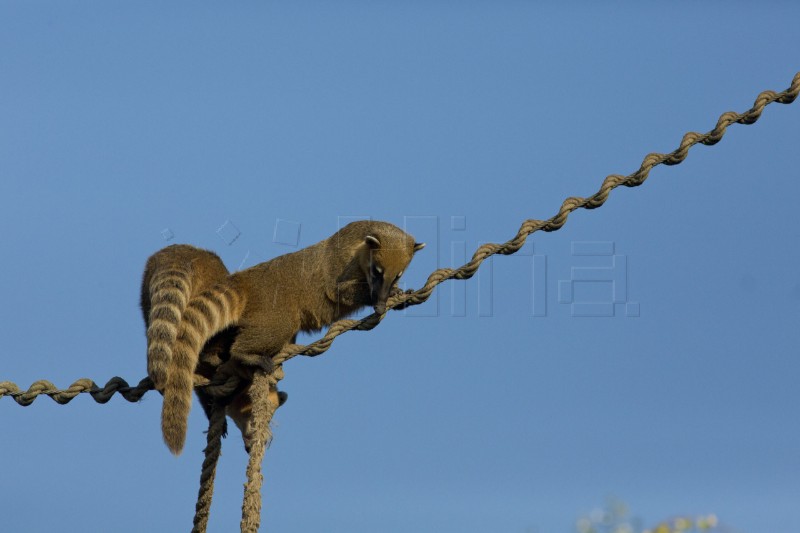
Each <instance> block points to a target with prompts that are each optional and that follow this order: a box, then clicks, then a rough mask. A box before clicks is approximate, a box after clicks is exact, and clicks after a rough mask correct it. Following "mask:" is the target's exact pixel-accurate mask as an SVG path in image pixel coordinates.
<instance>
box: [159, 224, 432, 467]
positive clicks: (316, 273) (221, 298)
mask: <svg viewBox="0 0 800 533" xmlns="http://www.w3.org/2000/svg"><path fill="white" fill-rule="evenodd" d="M424 246H425V244H424V243H417V242H415V241H414V238H413V237H412V236H411V235H409V234H407V233H406V232H404V231H403V230H401V229H400V228H398V227H397V226H394V225H392V224H389V223H388V222H377V221H368V220H362V221H357V222H352V223H350V224H348V225H347V226H345V227H343V228H342V229H340V230H339V231H338V232H337V233H335V234H334V235H332V236H331V237H329V238H327V239H325V240H323V241H321V242H318V243H317V244H314V245H312V246H309V247H308V248H304V249H302V250H299V251H297V252H293V253H290V254H286V255H282V256H279V257H276V258H275V259H272V260H270V261H267V262H264V263H260V264H258V265H255V266H253V267H251V268H248V269H246V270H242V271H240V272H236V273H234V274H232V275H230V276H229V277H228V278H227V279H226V280H225V281H224V282H220V283H217V284H216V285H215V286H214V287H212V288H210V289H208V290H205V291H203V292H202V293H200V294H196V293H193V294H196V295H195V296H193V297H192V299H191V301H190V302H189V304H188V305H187V306H186V309H185V310H184V312H183V314H182V318H181V321H180V325H179V326H178V329H177V333H176V339H175V343H174V344H173V347H172V359H171V362H170V366H169V369H168V371H167V372H166V382H165V383H164V389H163V392H164V408H163V411H162V414H161V429H162V431H163V435H164V441H165V442H166V444H167V446H168V447H169V449H170V450H171V451H172V452H173V453H174V454H176V455H178V454H179V453H180V452H181V450H182V449H183V445H184V441H185V439H186V426H187V420H188V416H189V410H190V409H191V402H192V398H191V392H192V376H193V374H194V371H195V367H196V366H197V364H198V361H199V358H200V352H201V349H202V348H203V346H204V345H205V344H206V342H207V341H208V340H209V339H210V338H211V337H212V336H214V335H215V334H217V333H218V332H220V331H224V330H226V329H228V328H231V327H235V340H234V341H233V343H232V345H231V346H230V357H231V360H232V361H235V362H237V363H239V364H241V365H243V366H246V367H261V368H269V367H270V364H271V361H270V357H271V356H272V355H275V354H276V353H278V352H279V351H280V350H281V348H283V346H284V345H285V344H287V343H290V342H294V341H295V339H296V336H297V333H298V332H300V331H304V332H310V331H315V330H319V329H322V328H323V327H324V326H327V325H329V324H331V323H332V322H334V321H336V320H338V319H340V318H343V317H345V316H347V315H350V314H352V313H354V312H356V311H358V310H359V309H361V308H363V307H365V306H368V305H371V306H373V308H374V309H375V312H377V313H380V314H383V313H384V312H385V311H386V300H387V299H388V298H389V296H390V295H391V294H392V293H393V291H396V290H399V289H397V281H398V279H399V278H400V276H401V275H402V274H403V271H404V270H405V269H406V267H407V266H408V264H409V263H410V262H411V259H412V258H413V256H414V253H416V252H417V251H419V250H421V249H422V248H423V247H424ZM234 403H235V404H237V405H239V404H240V405H239V411H238V412H234V411H229V414H230V415H231V418H232V419H233V420H234V422H236V424H237V426H239V428H240V429H241V430H242V433H243V435H245V437H244V438H245V442H247V439H248V436H247V435H248V431H249V417H248V414H247V412H246V410H247V409H249V405H248V403H247V398H246V397H244V396H241V397H240V398H238V399H237V402H234Z"/></svg>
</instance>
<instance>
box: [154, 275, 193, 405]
mask: <svg viewBox="0 0 800 533" xmlns="http://www.w3.org/2000/svg"><path fill="white" fill-rule="evenodd" d="M149 289H150V314H149V319H148V323H149V325H148V326H147V374H148V375H149V376H150V378H151V379H152V380H153V383H155V386H156V389H158V390H164V386H165V385H166V383H167V372H168V369H169V367H170V364H171V362H172V346H173V345H174V344H175V339H176V338H177V336H178V325H179V324H180V322H181V317H182V316H183V312H184V310H185V309H186V306H187V305H188V304H189V298H190V297H191V294H192V273H191V271H190V269H189V268H185V269H179V268H171V269H167V270H164V271H163V272H157V273H156V274H155V275H154V276H153V279H152V280H151V281H150V286H149Z"/></svg>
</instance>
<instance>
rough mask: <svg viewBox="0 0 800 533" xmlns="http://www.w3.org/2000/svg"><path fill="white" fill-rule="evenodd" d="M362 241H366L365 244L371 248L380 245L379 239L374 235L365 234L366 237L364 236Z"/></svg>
mask: <svg viewBox="0 0 800 533" xmlns="http://www.w3.org/2000/svg"><path fill="white" fill-rule="evenodd" d="M364 242H365V243H367V246H369V247H370V248H371V249H373V250H374V249H375V248H380V247H381V241H379V240H378V238H377V237H376V236H374V235H367V236H366V237H364Z"/></svg>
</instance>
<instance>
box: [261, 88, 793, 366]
mask: <svg viewBox="0 0 800 533" xmlns="http://www.w3.org/2000/svg"><path fill="white" fill-rule="evenodd" d="M798 94H800V72H798V73H797V74H795V75H794V78H793V79H792V83H791V85H790V87H789V88H788V89H786V90H785V91H783V92H780V93H776V92H775V91H764V92H762V93H761V94H759V95H758V97H756V101H755V103H754V104H753V107H751V108H750V109H748V110H747V111H745V112H744V113H736V112H733V111H729V112H727V113H723V114H722V115H721V116H720V117H719V120H718V121H717V125H716V126H714V129H712V130H711V131H709V132H708V133H703V134H701V133H696V132H689V133H687V134H685V135H684V136H683V138H682V139H681V142H680V145H679V146H678V147H677V148H676V149H675V150H673V151H672V152H670V153H668V154H659V153H652V154H648V155H647V156H646V157H645V158H644V160H643V161H642V164H641V166H640V167H639V169H638V170H637V171H635V172H633V173H632V174H629V175H627V176H621V175H619V174H612V175H610V176H607V177H606V178H605V179H604V180H603V184H602V185H601V186H600V189H599V190H598V191H597V192H596V193H594V194H593V195H592V196H589V197H588V198H581V197H577V196H573V197H570V198H567V199H566V200H564V202H563V203H562V204H561V209H559V211H558V213H556V214H555V215H553V216H552V217H550V218H548V219H547V220H533V219H530V220H526V221H525V222H523V223H522V226H521V227H520V229H519V231H518V232H517V234H516V236H514V237H513V238H512V239H511V240H509V241H507V242H505V243H503V244H484V245H482V246H481V247H479V248H478V249H477V250H476V251H475V254H474V255H473V256H472V260H471V261H469V262H468V263H466V264H465V265H463V266H461V267H459V268H457V269H452V268H440V269H438V270H436V271H435V272H433V273H432V274H431V275H430V276H428V280H427V281H426V282H425V285H423V286H422V287H421V288H420V289H417V290H416V291H407V292H405V293H403V294H401V295H399V296H396V297H393V298H391V299H390V300H389V302H387V305H386V308H387V310H389V309H401V308H405V307H408V306H411V305H418V304H421V303H422V302H424V301H426V300H427V299H428V298H430V296H431V294H432V293H433V289H434V288H435V287H436V286H437V285H439V284H440V283H442V282H443V281H445V280H448V279H469V278H471V277H472V276H474V275H475V272H477V271H478V268H479V267H480V266H481V263H483V261H485V260H486V258H488V257H491V256H493V255H496V254H501V255H511V254H513V253H515V252H517V251H518V250H519V249H520V248H521V247H522V245H523V244H525V241H526V239H527V237H528V235H530V234H531V233H533V232H535V231H539V230H541V231H556V230H558V229H560V228H561V227H562V226H563V225H564V224H565V223H566V222H567V217H568V216H569V214H570V213H572V212H573V211H576V210H577V209H596V208H598V207H600V206H601V205H603V204H604V203H605V202H606V200H607V199H608V196H609V194H610V193H611V191H613V190H614V189H616V188H617V187H619V186H620V185H624V186H625V187H638V186H639V185H641V184H642V183H644V181H645V180H646V179H647V176H648V175H649V174H650V170H652V169H653V167H655V166H658V165H662V164H663V165H670V166H671V165H677V164H679V163H681V162H682V161H683V160H684V159H686V156H687V155H688V154H689V149H690V148H691V147H693V146H694V145H696V144H705V145H707V146H711V145H714V144H717V143H718V142H719V141H720V140H721V139H722V136H723V135H725V131H726V130H727V128H728V126H730V125H731V124H734V123H736V124H753V123H755V122H756V121H757V120H758V119H759V118H760V117H761V113H762V112H763V111H764V108H765V107H766V106H768V105H769V104H771V103H773V102H777V103H779V104H790V103H792V102H794V100H795V99H796V98H797V96H798ZM383 316H385V315H380V316H379V315H377V314H376V313H373V314H371V315H369V316H367V317H365V318H363V319H361V320H353V319H345V320H339V321H338V322H334V323H333V324H331V326H330V327H329V328H328V330H327V331H326V332H325V335H323V336H322V337H321V338H320V339H318V340H316V341H314V342H312V343H310V344H306V345H302V344H287V345H286V346H284V348H283V350H281V351H280V353H278V354H276V355H275V356H274V357H273V358H272V360H273V362H274V363H275V364H281V363H283V362H284V361H288V360H289V359H291V358H292V357H295V356H297V355H306V356H309V357H314V356H317V355H319V354H321V353H323V352H325V351H327V350H328V348H330V346H331V344H332V343H333V340H334V339H335V338H336V337H338V336H339V335H341V334H342V333H344V332H346V331H350V330H359V331H366V330H370V329H372V328H374V327H375V326H377V325H378V324H379V323H380V321H381V320H383Z"/></svg>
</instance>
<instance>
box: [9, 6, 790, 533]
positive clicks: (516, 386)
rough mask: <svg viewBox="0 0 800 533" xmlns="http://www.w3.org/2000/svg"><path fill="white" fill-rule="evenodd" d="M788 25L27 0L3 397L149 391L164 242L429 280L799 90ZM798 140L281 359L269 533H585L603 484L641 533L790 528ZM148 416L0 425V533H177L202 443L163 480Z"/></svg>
mask: <svg viewBox="0 0 800 533" xmlns="http://www.w3.org/2000/svg"><path fill="white" fill-rule="evenodd" d="M798 20H800V4H797V3H792V2H788V1H785V2H761V3H759V4H758V7H756V4H755V3H752V7H750V6H747V5H745V3H744V2H706V3H703V5H698V4H696V3H689V2H682V3H673V4H670V5H669V7H666V4H664V5H663V6H662V7H657V6H656V4H655V3H648V5H646V6H645V5H640V4H639V3H634V2H628V3H625V2H615V3H607V4H604V5H602V6H600V5H596V4H591V5H590V4H589V3H585V4H581V3H560V4H558V5H556V4H555V3H553V4H549V5H542V4H539V3H534V2H519V1H518V2H488V1H484V2H474V1H472V2H443V1H439V2H437V1H431V2H402V3H398V2H385V1H384V2H355V1H352V2H351V1H341V2H252V1H246V2H238V3H236V5H223V4H220V3H212V2H205V1H200V2H172V3H169V4H168V5H167V3H164V2H135V3H131V2H68V3H64V2H38V1H29V0H28V1H5V2H3V3H2V4H0V202H1V207H0V227H2V233H1V235H2V237H0V239H2V240H0V245H1V248H0V249H2V258H3V260H2V270H0V293H1V294H2V295H3V305H2V306H0V324H1V325H0V332H2V338H3V348H2V352H3V353H2V356H0V361H2V366H0V380H4V379H8V380H12V381H15V382H17V383H18V384H20V385H21V386H23V387H27V386H28V385H29V384H30V383H31V382H33V381H34V380H37V379H42V378H45V379H49V380H51V381H53V382H54V383H56V384H57V385H59V386H62V387H66V386H67V385H69V384H70V383H71V382H72V381H73V380H75V379H77V378H80V377H90V378H92V379H94V380H95V381H97V382H98V383H104V382H105V381H106V380H107V379H108V378H110V377H112V376H116V375H119V376H123V377H125V378H126V379H128V380H129V381H131V382H137V381H138V380H139V379H141V378H143V377H144V375H145V338H144V328H143V324H142V319H141V316H140V312H139V310H138V307H137V304H138V290H139V280H140V276H141V271H142V268H143V265H144V262H145V260H146V259H147V257H148V256H149V255H150V254H151V253H153V252H154V251H156V250H157V249H159V248H161V247H163V246H165V245H167V244H169V243H174V242H187V243H192V244H195V245H198V246H202V247H206V248H210V249H213V250H215V251H217V252H218V253H219V254H220V255H221V256H222V257H223V259H224V260H225V262H226V264H227V265H228V267H229V268H230V269H232V270H235V269H238V268H240V267H246V266H250V265H252V264H256V263H258V262H260V261H264V260H266V259H269V258H271V257H274V256H276V255H279V254H282V253H287V252H290V251H293V250H295V249H297V247H298V246H306V245H309V244H312V243H314V242H316V241H318V240H320V239H322V238H324V237H327V236H328V235H330V234H331V233H333V232H334V231H335V230H336V228H337V220H339V217H367V216H368V217H372V218H374V219H379V220H388V221H391V222H394V223H396V224H398V225H401V226H402V225H404V224H405V225H406V226H407V227H408V228H409V231H411V232H412V233H414V234H415V236H416V237H417V238H418V239H419V240H424V241H427V242H428V247H427V248H426V249H425V250H424V251H423V252H421V253H420V255H419V256H418V257H417V258H416V259H415V261H414V263H413V265H412V268H411V269H410V270H409V272H408V274H407V278H406V282H407V284H408V286H410V287H416V286H419V285H421V283H422V282H423V280H424V279H425V277H426V276H427V274H428V273H429V272H430V271H432V270H433V269H434V268H436V267H437V266H452V265H453V263H454V261H455V262H460V261H462V260H463V257H462V256H463V254H464V252H465V251H466V253H468V254H469V253H471V252H472V251H473V250H474V249H475V248H476V247H477V246H478V245H479V244H480V243H482V242H500V241H504V240H506V239H508V238H510V237H511V236H512V235H513V234H514V233H515V232H516V230H517V228H518V227H519V224H520V223H521V221H522V220H524V219H526V218H547V217H549V216H551V215H552V214H554V213H555V212H556V210H557V209H558V206H559V205H560V204H561V201H562V200H563V199H564V198H565V197H567V196H573V195H579V196H585V195H588V194H591V193H593V192H594V191H595V190H596V189H597V187H598V186H599V184H600V182H601V181H602V178H603V177H604V176H605V175H607V174H611V173H622V174H627V173H629V172H632V171H633V170H635V169H636V168H638V166H639V164H640V162H641V160H642V158H643V157H644V156H645V155H646V154H647V153H649V152H656V151H661V152H664V151H669V150H671V149H673V148H674V147H676V146H677V144H678V143H679V141H680V138H681V136H682V135H683V134H684V133H685V132H687V131H690V130H694V131H707V130H709V129H711V128H712V127H713V125H714V124H715V123H716V120H717V118H718V116H719V115H720V114H721V113H722V112H725V111H729V110H736V111H741V110H745V109H747V108H749V107H750V106H751V105H752V103H753V100H754V98H755V97H756V95H757V94H758V93H759V92H760V91H761V90H764V89H774V90H783V89H784V88H786V87H787V86H788V85H789V83H790V80H791V78H792V76H793V75H794V74H795V72H796V71H797V70H798V69H800V62H798V47H797V21H798ZM799 132H800V103H795V104H793V105H792V106H780V105H777V104H776V105H772V106H770V107H768V108H767V110H766V111H765V113H764V116H763V117H762V119H761V120H760V121H759V122H758V123H757V124H755V125H753V126H733V127H731V128H730V129H729V131H728V134H727V135H726V137H725V138H724V139H723V141H722V142H721V143H720V144H718V145H717V146H714V147H704V146H699V147H697V148H695V149H694V150H693V151H692V152H691V154H690V156H689V159H688V160H687V161H686V162H685V163H684V164H682V165H679V166H677V167H671V168H667V167H659V168H657V169H656V170H655V171H653V173H652V174H651V177H650V179H649V180H648V181H647V182H646V183H645V184H644V185H643V186H642V187H639V188H637V189H621V190H617V191H615V193H614V194H613V196H612V198H611V199H610V200H609V202H608V203H607V204H606V205H605V206H604V207H603V208H601V209H599V210H595V211H591V212H587V211H582V212H579V213H576V214H574V215H572V216H571V218H570V220H569V222H568V223H567V225H566V226H565V227H564V229H563V230H561V231H558V232H556V233H549V234H544V233H537V234H535V235H534V237H533V238H532V240H531V243H532V244H529V245H528V248H526V250H525V253H526V254H527V255H522V256H520V257H516V256H515V257H499V258H495V260H494V261H493V264H492V265H491V267H492V268H491V271H490V269H489V268H488V266H489V265H487V268H486V269H485V270H482V272H481V275H480V277H476V278H474V279H472V280H470V281H465V282H449V283H447V284H445V285H442V286H440V287H439V289H438V290H437V292H436V294H435V297H434V298H433V299H432V300H431V301H430V302H428V303H426V304H425V305H423V306H420V307H419V308H415V309H414V310H412V311H409V312H408V313H406V314H405V315H404V314H403V313H401V312H395V313H391V314H390V315H389V316H388V317H387V319H386V320H385V321H384V323H383V324H381V326H380V327H379V328H378V329H376V330H374V331H372V332H370V333H350V334H347V335H344V336H342V337H340V338H339V339H338V340H337V342H336V343H335V344H334V346H333V348H332V349H331V350H330V351H329V352H328V353H327V354H325V355H324V356H322V357H319V358H317V359H305V358H297V359H294V360H292V361H291V362H290V363H288V364H287V365H286V368H285V371H286V379H285V380H284V382H283V387H284V388H285V389H286V390H287V391H288V392H289V394H290V399H289V403H288V404H287V405H286V406H285V407H283V408H282V409H281V410H280V411H279V413H278V415H277V417H276V428H275V440H274V443H273V445H272V448H271V449H270V450H269V451H268V454H267V458H266V461H265V465H264V471H265V475H266V480H265V485H264V513H263V521H262V523H263V524H264V526H265V527H264V529H265V530H268V531H272V532H277V533H283V532H376V531H379V532H397V533H408V532H437V533H438V532H441V533H450V532H458V533H462V532H487V531H491V532H508V533H526V532H529V531H536V532H538V533H568V532H570V531H573V528H574V524H575V520H576V518H578V517H579V516H580V515H582V514H584V513H586V512H587V511H590V510H591V509H592V508H594V507H595V506H597V505H599V504H602V503H603V501H604V499H605V498H606V496H608V495H610V494H613V495H616V496H618V497H620V498H622V499H624V500H625V501H627V502H628V503H629V504H630V506H631V507H632V508H633V510H634V512H635V513H636V514H638V515H639V516H640V517H641V518H642V519H643V521H644V523H645V524H653V523H655V522H657V521H658V520H660V519H662V518H666V517H668V516H671V515H674V514H679V513H687V514H691V513H707V512H715V513H717V515H718V516H719V517H720V519H721V520H722V521H723V522H724V523H726V524H729V525H730V526H731V527H734V528H736V531H744V532H761V531H768V532H771V533H788V532H790V531H796V529H795V528H796V527H797V520H798V508H797V502H798V501H800V454H799V453H798V450H800V425H798V419H799V418H800V417H799V416H798V415H800V407H798V406H799V405H800V388H798V386H797V376H798V374H799V373H800V359H799V358H798V348H797V347H798V346H799V345H800V328H798V323H799V322H798V319H800V272H799V271H798V261H799V260H800V251H798V250H800V246H798V245H800V229H798V228H799V227H800V215H798V213H797V206H796V204H797V200H796V199H797V198H798V196H800V180H798V177H800V176H798V168H800V151H798V149H797V147H798V133H799ZM453 217H456V218H453ZM461 217H463V218H461ZM226 223H227V224H228V225H226ZM462 224H463V226H462ZM221 227H223V229H222V230H221V231H218V229H219V228H221ZM462 227H463V229H461V228H462ZM298 231H299V238H298V237H297V235H298V233H297V232H298ZM236 235H238V238H236V239H235V240H233V237H234V236H236ZM170 236H171V238H169V237H170ZM168 238H169V239H168ZM230 241H233V242H232V243H231V242H230ZM609 253H610V254H613V255H614V256H616V257H612V256H611V255H602V254H609ZM585 254H589V255H585ZM581 267H583V268H584V270H573V269H575V268H581ZM587 268H589V269H594V270H586V269H587ZM601 268H605V269H606V270H600V269H601ZM490 273H491V276H490ZM581 276H584V277H586V276H588V278H589V281H579V278H580V277H581ZM603 279H605V280H606V281H602V280H603ZM612 279H613V280H615V281H614V285H613V288H612V283H611V281H609V280H612ZM570 288H571V289H572V295H571V302H570V298H569V297H570V294H569V289H570ZM623 289H626V290H623ZM614 298H616V300H617V302H616V303H614ZM533 303H535V304H536V308H535V309H534V307H533ZM587 303H594V304H600V305H594V306H586V305H583V304H587ZM573 304H575V305H573ZM609 312H613V316H575V315H577V314H581V313H584V314H587V313H588V314H602V313H609ZM535 314H538V315H540V316H535ZM636 314H638V316H629V315H636ZM308 339H310V338H307V340H308ZM160 408H161V398H160V397H159V396H158V395H157V394H148V395H147V396H145V398H144V400H143V401H142V402H141V403H139V404H130V403H128V402H125V401H123V400H122V399H121V398H114V399H113V400H112V401H111V402H110V403H109V404H107V405H98V404H96V403H95V402H93V401H92V400H91V399H90V398H89V397H81V398H78V399H76V400H74V401H73V402H72V403H71V404H69V405H68V406H58V405H56V404H55V403H54V402H52V401H50V400H49V399H47V398H40V399H39V400H37V401H36V403H35V404H34V405H33V406H31V407H28V408H21V407H19V406H17V405H16V404H15V403H14V402H12V401H11V400H10V399H8V398H5V399H2V400H0V417H2V420H3V432H4V433H3V438H2V439H0V455H1V456H2V478H3V482H2V483H0V514H2V516H3V523H4V528H5V529H6V530H7V531H23V530H24V531H27V532H32V533H34V532H44V531H53V530H57V531H78V530H82V531H101V530H102V531H110V530H114V531H120V532H138V531H142V530H145V529H147V530H151V531H186V530H188V529H189V528H190V525H191V519H192V515H193V512H194V501H195V496H196V490H197V484H198V475H199V472H200V463H201V460H202V453H201V450H202V447H203V445H204V442H205V438H204V435H203V433H202V431H203V430H204V429H205V420H204V418H203V415H202V412H201V410H200V409H199V408H198V407H197V406H196V407H195V409H194V410H193V412H192V418H191V420H190V429H189V438H188V444H187V447H186V450H185V451H184V454H183V455H182V456H181V457H180V458H178V459H176V458H174V457H173V456H172V455H170V454H169V452H168V451H167V449H166V447H165V446H164V445H163V443H162V442H161V436H160V431H159V422H158V418H159V412H160ZM245 463H246V456H245V453H244V451H243V449H242V446H241V443H240V440H239V437H238V435H236V434H235V429H234V430H233V432H232V435H231V436H230V437H229V438H228V439H227V441H226V442H225V443H224V454H223V457H222V459H221V463H220V466H219V473H218V479H217V484H216V494H215V499H214V507H213V509H212V516H211V524H210V531H232V530H234V529H235V528H236V527H238V520H239V513H240V505H241V496H242V483H243V482H244V466H245Z"/></svg>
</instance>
